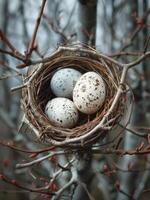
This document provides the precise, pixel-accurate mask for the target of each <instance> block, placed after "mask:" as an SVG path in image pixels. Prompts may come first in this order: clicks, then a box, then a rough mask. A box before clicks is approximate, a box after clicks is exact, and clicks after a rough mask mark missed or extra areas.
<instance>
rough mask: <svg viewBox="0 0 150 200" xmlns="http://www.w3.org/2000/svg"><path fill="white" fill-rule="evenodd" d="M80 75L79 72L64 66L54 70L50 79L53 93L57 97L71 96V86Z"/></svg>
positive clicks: (72, 86)
mask: <svg viewBox="0 0 150 200" xmlns="http://www.w3.org/2000/svg"><path fill="white" fill-rule="evenodd" d="M81 75H82V74H81V72H79V71H77V70H75V69H73V68H64V69H60V70H58V71H57V72H55V74H54V75H53V77H52V79H51V81H50V87H51V90H52V92H53V94H54V95H55V96H57V97H66V98H72V93H73V88H74V86H75V84H76V82H77V80H78V79H79V78H80V77H81Z"/></svg>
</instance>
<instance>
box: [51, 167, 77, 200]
mask: <svg viewBox="0 0 150 200" xmlns="http://www.w3.org/2000/svg"><path fill="white" fill-rule="evenodd" d="M71 172H72V178H71V179H70V181H69V182H68V183H66V185H64V186H63V187H62V188H61V189H60V190H58V191H57V192H56V193H55V196H54V197H53V198H52V200H59V199H60V197H61V195H62V193H63V192H64V191H65V190H66V189H67V188H69V187H70V186H71V185H72V184H75V183H77V181H78V174H77V170H76V168H75V167H73V166H72V167H71Z"/></svg>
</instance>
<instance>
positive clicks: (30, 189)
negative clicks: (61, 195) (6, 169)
mask: <svg viewBox="0 0 150 200" xmlns="http://www.w3.org/2000/svg"><path fill="white" fill-rule="evenodd" d="M0 179H1V180H3V181H5V182H6V183H8V184H11V185H13V186H15V187H17V188H19V189H22V190H25V191H28V192H35V193H40V194H47V195H54V193H52V192H44V191H42V190H43V189H42V190H41V188H32V187H30V188H27V187H25V186H22V185H20V184H19V183H17V182H16V180H10V179H8V178H7V177H6V176H4V175H2V174H0Z"/></svg>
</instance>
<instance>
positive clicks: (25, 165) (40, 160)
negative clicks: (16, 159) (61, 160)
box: [16, 151, 66, 169]
mask: <svg viewBox="0 0 150 200" xmlns="http://www.w3.org/2000/svg"><path fill="white" fill-rule="evenodd" d="M65 153H66V152H64V151H57V152H53V153H49V154H48V155H46V156H43V157H40V158H38V159H36V160H33V161H31V162H28V163H23V164H17V165H16V168H17V169H20V168H26V167H30V166H33V165H35V164H37V163H40V162H42V161H44V160H46V159H48V158H50V157H53V156H56V155H62V154H65Z"/></svg>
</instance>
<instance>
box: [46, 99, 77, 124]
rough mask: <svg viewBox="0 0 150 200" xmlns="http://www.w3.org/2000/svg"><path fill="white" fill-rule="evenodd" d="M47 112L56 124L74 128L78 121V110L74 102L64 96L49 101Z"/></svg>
mask: <svg viewBox="0 0 150 200" xmlns="http://www.w3.org/2000/svg"><path fill="white" fill-rule="evenodd" d="M45 113H46V115H47V116H48V118H49V120H50V121H51V123H52V124H53V125H54V126H58V127H64V128H73V127H74V126H75V125H76V123H77V121H78V110H77V109H76V107H75V105H74V103H73V102H72V101H71V100H69V99H67V98H63V97H58V98H54V99H52V100H50V101H48V103H47V105H46V107H45Z"/></svg>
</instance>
